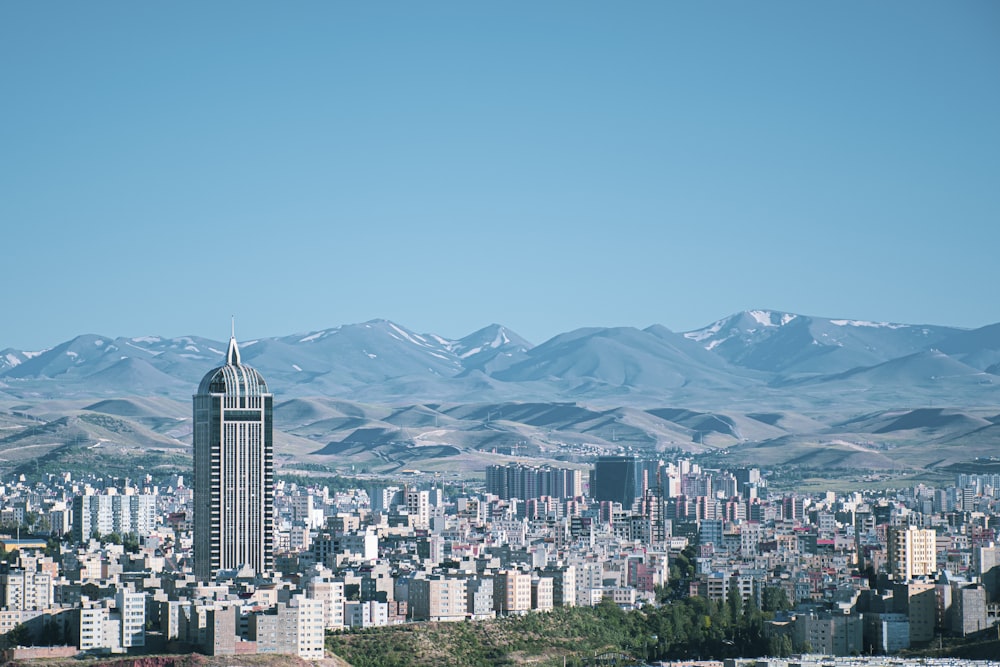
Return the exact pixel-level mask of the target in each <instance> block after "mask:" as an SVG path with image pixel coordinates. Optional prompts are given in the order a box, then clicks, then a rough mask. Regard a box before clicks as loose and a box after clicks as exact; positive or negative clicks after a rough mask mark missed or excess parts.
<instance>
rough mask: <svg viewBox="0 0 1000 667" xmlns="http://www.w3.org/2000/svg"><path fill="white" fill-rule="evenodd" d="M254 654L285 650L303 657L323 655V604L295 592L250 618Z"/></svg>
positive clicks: (319, 656) (319, 657) (286, 652)
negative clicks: (284, 600)
mask: <svg viewBox="0 0 1000 667" xmlns="http://www.w3.org/2000/svg"><path fill="white" fill-rule="evenodd" d="M249 621H250V623H249V634H250V639H251V640H253V641H255V642H257V653H284V654H287V655H295V656H298V657H300V658H304V659H306V660H321V659H322V658H323V636H324V631H323V603H322V602H321V601H319V600H310V599H308V598H305V597H302V596H300V595H297V596H295V597H293V598H292V599H291V600H289V601H288V602H280V603H278V604H277V605H276V606H275V607H274V608H272V609H269V610H268V611H266V612H261V613H256V614H252V615H251V616H250V619H249Z"/></svg>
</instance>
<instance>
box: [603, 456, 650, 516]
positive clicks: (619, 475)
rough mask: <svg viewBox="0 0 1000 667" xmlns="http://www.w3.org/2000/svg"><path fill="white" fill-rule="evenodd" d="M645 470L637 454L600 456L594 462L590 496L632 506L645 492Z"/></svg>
mask: <svg viewBox="0 0 1000 667" xmlns="http://www.w3.org/2000/svg"><path fill="white" fill-rule="evenodd" d="M643 470H644V466H643V463H642V461H641V460H640V459H638V458H637V457H635V456H601V457H599V458H598V459H597V462H596V463H595V464H594V471H593V476H592V478H591V483H590V497H591V498H593V499H594V500H607V501H612V502H616V503H621V504H622V507H625V508H629V507H632V503H633V502H634V501H635V499H636V498H638V497H640V496H641V495H642V494H643Z"/></svg>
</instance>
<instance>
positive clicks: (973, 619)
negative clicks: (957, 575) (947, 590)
mask: <svg viewBox="0 0 1000 667" xmlns="http://www.w3.org/2000/svg"><path fill="white" fill-rule="evenodd" d="M985 628H986V589H985V588H984V587H983V585H982V584H970V583H955V584H953V585H952V587H951V631H952V632H953V633H954V634H956V635H959V636H960V637H965V636H966V635H969V634H972V633H974V632H979V631H980V630H983V629H985Z"/></svg>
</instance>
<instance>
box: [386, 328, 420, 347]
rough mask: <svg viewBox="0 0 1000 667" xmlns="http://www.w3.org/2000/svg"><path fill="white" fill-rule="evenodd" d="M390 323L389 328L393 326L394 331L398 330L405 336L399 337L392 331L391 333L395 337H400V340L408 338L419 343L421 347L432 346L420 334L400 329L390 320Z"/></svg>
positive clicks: (414, 342) (415, 343) (416, 343)
mask: <svg viewBox="0 0 1000 667" xmlns="http://www.w3.org/2000/svg"><path fill="white" fill-rule="evenodd" d="M388 325H389V328H391V329H392V330H393V331H395V332H397V333H398V334H399V335H400V336H402V337H403V338H399V336H393V334H392V333H391V332H390V333H389V335H390V336H392V337H393V338H398V339H399V340H407V341H409V342H411V343H413V344H414V345H419V346H421V347H430V344H428V342H427V341H426V340H425V339H424V338H422V337H421V336H420V335H419V334H410V333H409V332H407V331H404V330H403V329H400V328H399V327H397V326H396V325H395V324H393V323H392V322H388Z"/></svg>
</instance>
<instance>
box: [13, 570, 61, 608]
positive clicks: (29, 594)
mask: <svg viewBox="0 0 1000 667" xmlns="http://www.w3.org/2000/svg"><path fill="white" fill-rule="evenodd" d="M52 602H53V586H52V575H51V574H49V573H48V572H27V571H25V570H10V571H8V572H4V573H2V574H0V608H3V609H8V610H21V611H24V610H40V609H48V608H49V607H51V606H52Z"/></svg>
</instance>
